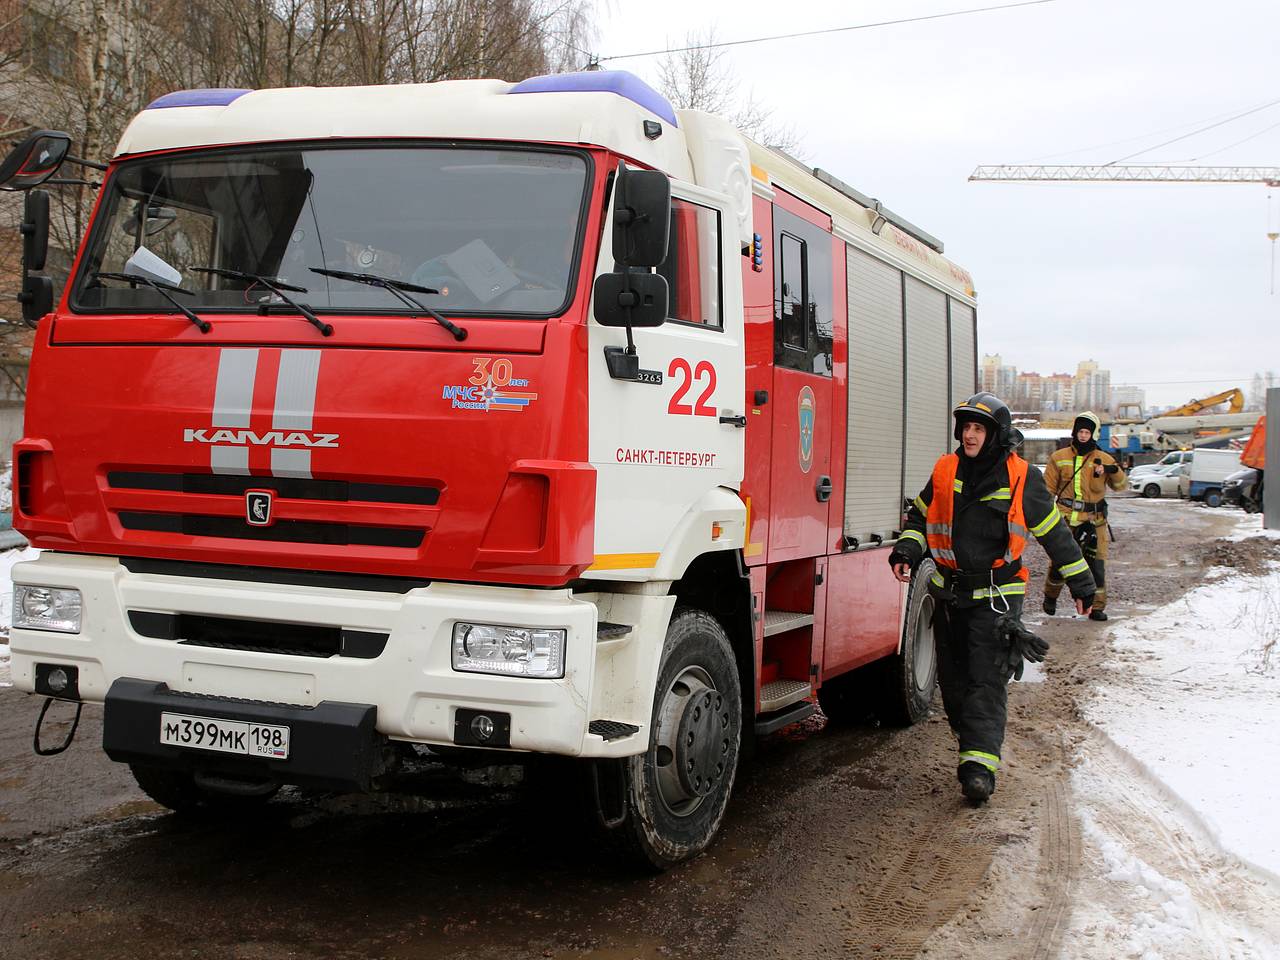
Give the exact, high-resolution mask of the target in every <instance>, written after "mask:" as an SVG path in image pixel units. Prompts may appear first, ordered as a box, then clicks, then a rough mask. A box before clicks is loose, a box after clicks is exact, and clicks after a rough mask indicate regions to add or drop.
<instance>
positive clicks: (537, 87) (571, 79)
mask: <svg viewBox="0 0 1280 960" xmlns="http://www.w3.org/2000/svg"><path fill="white" fill-rule="evenodd" d="M507 92H508V93H615V94H617V95H618V96H620V97H622V98H623V99H624V100H630V101H631V102H632V103H634V104H637V105H639V106H641V107H644V108H645V109H646V110H648V111H649V112H650V113H652V114H654V115H655V116H658V117H661V118H662V119H663V120H665V121H667V123H669V124H671V125H672V126H673V127H676V126H679V124H678V123H676V112H675V110H673V109H672V107H671V103H670V102H669V101H668V100H667V98H666V97H664V96H663V95H662V94H660V93H659V92H658V91H657V90H655V89H653V87H651V86H649V85H648V84H647V83H645V82H644V81H643V80H641V79H640V78H639V77H637V76H636V75H635V74H634V73H628V72H627V71H626V70H584V71H582V72H581V73H552V74H547V75H546V76H542V77H530V78H529V79H528V80H521V81H520V82H519V83H517V84H516V85H515V86H514V87H512V88H511V89H510V90H508V91H507Z"/></svg>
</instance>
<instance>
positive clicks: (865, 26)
mask: <svg viewBox="0 0 1280 960" xmlns="http://www.w3.org/2000/svg"><path fill="white" fill-rule="evenodd" d="M1054 2H1056V0H1023V2H1021V3H1006V4H1001V5H999V6H994V7H974V8H972V9H970V10H953V11H951V12H949V13H934V14H929V15H928V16H924V17H907V18H904V19H902V20H879V21H877V22H875V23H857V24H854V25H853V26H849V27H828V28H827V29H825V30H806V31H804V32H803V33H776V34H771V35H770V36H767V37H753V38H751V39H750V40H724V41H721V42H719V43H697V44H693V45H691V46H687V47H671V48H668V49H666V50H646V51H645V52H644V53H622V54H618V55H617V56H613V57H598V58H597V62H599V61H604V60H631V59H634V58H636V57H657V56H662V55H663V54H667V53H687V52H688V51H690V50H714V49H716V48H718V47H740V46H744V45H746V44H750V43H767V42H769V41H772V40H795V39H797V38H798V37H817V36H821V35H823V34H828V33H847V32H849V31H851V30H870V29H872V28H874V27H896V26H899V25H901V24H905V23H923V22H925V21H926V20H945V19H947V18H949V17H965V16H969V15H971V14H975V13H990V12H992V11H995V10H1013V9H1015V8H1017V7H1035V6H1039V5H1040V4H1044V3H1054Z"/></svg>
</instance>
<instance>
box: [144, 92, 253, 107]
mask: <svg viewBox="0 0 1280 960" xmlns="http://www.w3.org/2000/svg"><path fill="white" fill-rule="evenodd" d="M246 93H253V91H252V90H238V89H235V88H232V87H210V88H206V89H201V90H177V91H175V92H174V93H166V94H165V95H164V96H163V97H157V98H156V99H155V100H152V101H151V102H150V103H148V104H147V107H146V109H148V110H162V109H164V108H166V107H225V106H226V105H227V104H229V103H231V102H233V101H235V100H239V99H240V98H241V97H243V96H244V95H245V94H246Z"/></svg>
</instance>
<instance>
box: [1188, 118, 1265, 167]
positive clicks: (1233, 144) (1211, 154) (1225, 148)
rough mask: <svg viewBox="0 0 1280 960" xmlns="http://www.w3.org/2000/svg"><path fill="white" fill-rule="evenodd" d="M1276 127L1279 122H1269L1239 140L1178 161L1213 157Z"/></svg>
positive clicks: (1193, 161) (1189, 161)
mask: <svg viewBox="0 0 1280 960" xmlns="http://www.w3.org/2000/svg"><path fill="white" fill-rule="evenodd" d="M1276 127H1280V123H1273V124H1271V126H1269V127H1263V128H1262V129H1261V130H1259V131H1258V132H1257V133H1251V134H1249V136H1247V137H1245V138H1243V139H1241V140H1237V141H1236V142H1235V143H1228V144H1227V145H1226V146H1225V147H1219V148H1218V149H1217V150H1210V151H1209V152H1208V153H1202V154H1200V156H1198V157H1191V158H1190V159H1188V160H1181V161H1178V162H1180V163H1195V162H1196V161H1197V160H1203V159H1204V158H1205V157H1214V156H1217V155H1218V154H1220V153H1225V152H1226V151H1228V150H1230V149H1231V148H1232V147H1238V146H1240V144H1242V143H1248V142H1249V141H1250V140H1256V139H1258V137H1260V136H1262V135H1263V134H1264V133H1270V132H1271V131H1272V130H1274V129H1276Z"/></svg>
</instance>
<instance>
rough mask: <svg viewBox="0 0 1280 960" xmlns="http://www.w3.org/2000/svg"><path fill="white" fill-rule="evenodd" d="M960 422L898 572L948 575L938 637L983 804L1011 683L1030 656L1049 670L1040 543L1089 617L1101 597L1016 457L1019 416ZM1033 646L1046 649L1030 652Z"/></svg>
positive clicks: (966, 408)
mask: <svg viewBox="0 0 1280 960" xmlns="http://www.w3.org/2000/svg"><path fill="white" fill-rule="evenodd" d="M953 413H954V416H955V438H956V439H957V440H958V441H960V446H959V447H958V448H957V450H956V452H955V453H950V454H947V455H946V456H943V457H942V458H940V459H939V460H938V462H937V464H936V465H935V466H934V468H933V477H932V478H931V480H930V481H929V483H928V484H926V485H925V488H924V489H923V490H921V491H920V495H919V496H918V497H916V499H915V501H914V503H913V504H912V505H911V507H910V508H909V510H908V512H907V522H906V529H905V530H903V532H902V536H901V537H900V538H899V539H898V542H897V545H896V546H895V547H894V549H893V552H892V553H891V554H890V555H889V563H890V565H891V566H892V567H893V573H894V576H895V577H897V578H898V579H899V580H900V581H902V582H904V583H906V582H908V581H909V580H910V579H911V576H912V574H913V572H914V571H915V570H916V569H917V568H918V567H919V565H920V563H921V561H922V560H924V559H925V558H926V557H931V558H932V559H933V562H934V564H936V570H935V572H933V573H932V574H931V575H930V578H929V591H930V593H931V594H932V595H933V596H934V598H935V600H936V601H937V602H936V603H935V606H934V619H933V632H934V637H935V639H936V641H937V650H938V679H939V682H940V683H941V686H942V702H943V706H944V707H945V708H946V711H947V720H948V721H949V722H950V724H951V729H952V731H953V732H954V733H955V736H956V739H957V740H958V741H959V748H960V763H959V767H958V769H957V776H958V777H959V779H960V786H961V790H962V792H963V793H964V796H965V797H967V798H968V799H969V800H971V801H974V802H976V803H981V802H983V801H985V800H986V799H987V798H988V797H990V796H991V793H992V791H994V790H995V785H996V781H995V774H996V771H997V770H998V769H999V766H1000V748H1001V745H1002V744H1003V742H1004V727H1005V716H1006V708H1007V698H1008V691H1007V689H1006V687H1007V684H1008V681H1009V678H1010V676H1013V675H1016V676H1018V677H1021V663H1022V658H1023V656H1024V655H1025V656H1027V658H1028V659H1039V660H1043V659H1044V651H1045V650H1047V644H1044V642H1043V641H1038V640H1037V638H1034V637H1032V635H1030V634H1029V633H1027V631H1026V630H1025V629H1023V628H1022V627H1021V624H1020V623H1019V622H1018V617H1019V616H1020V615H1021V611H1022V602H1023V599H1024V597H1025V594H1026V587H1027V572H1026V570H1025V569H1024V568H1023V566H1022V549H1023V546H1024V545H1025V544H1026V539H1027V534H1028V532H1030V534H1031V535H1032V536H1034V537H1035V538H1036V539H1037V540H1039V541H1040V544H1041V546H1042V547H1044V549H1045V551H1046V552H1047V553H1048V554H1049V558H1050V561H1051V562H1052V563H1053V564H1054V565H1055V566H1056V567H1058V568H1059V570H1060V571H1061V573H1062V575H1063V577H1065V579H1066V583H1067V584H1068V586H1069V587H1070V588H1071V595H1072V596H1073V597H1075V598H1076V608H1077V609H1078V610H1079V611H1080V612H1081V613H1087V612H1088V610H1089V607H1090V604H1091V603H1092V600H1093V593H1094V585H1093V577H1092V575H1091V574H1090V573H1089V566H1088V564H1087V563H1086V562H1085V560H1084V558H1083V557H1082V556H1081V555H1080V548H1079V546H1077V544H1076V542H1075V540H1073V539H1072V537H1071V533H1070V530H1069V529H1068V528H1067V525H1066V524H1065V523H1063V522H1062V517H1061V515H1060V514H1059V513H1058V510H1057V508H1056V507H1055V506H1054V503H1053V498H1052V497H1051V496H1050V495H1049V491H1048V490H1047V489H1046V488H1045V485H1044V478H1043V477H1042V475H1041V473H1040V471H1039V470H1038V469H1037V468H1036V467H1033V466H1031V465H1029V464H1028V463H1027V462H1026V461H1025V460H1023V459H1022V458H1021V457H1019V456H1018V455H1017V454H1016V453H1014V452H1013V449H1014V447H1015V446H1016V445H1017V444H1018V442H1019V441H1020V440H1021V439H1022V438H1021V435H1020V434H1019V433H1018V431H1017V430H1015V429H1014V427H1013V421H1012V418H1011V417H1010V415H1009V408H1008V407H1007V406H1005V404H1004V403H1003V402H1001V401H1000V400H999V399H998V398H996V397H995V396H993V395H991V394H989V393H979V394H976V395H975V396H973V397H970V398H969V399H968V400H966V401H965V402H964V403H961V404H959V405H958V406H957V407H956V408H955V410H954V411H953ZM1027 637H1031V639H1032V640H1037V643H1038V644H1039V646H1038V647H1037V648H1035V649H1034V650H1033V649H1030V648H1028V647H1027V646H1026V638H1027ZM1037 651H1038V655H1036V652H1037Z"/></svg>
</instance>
